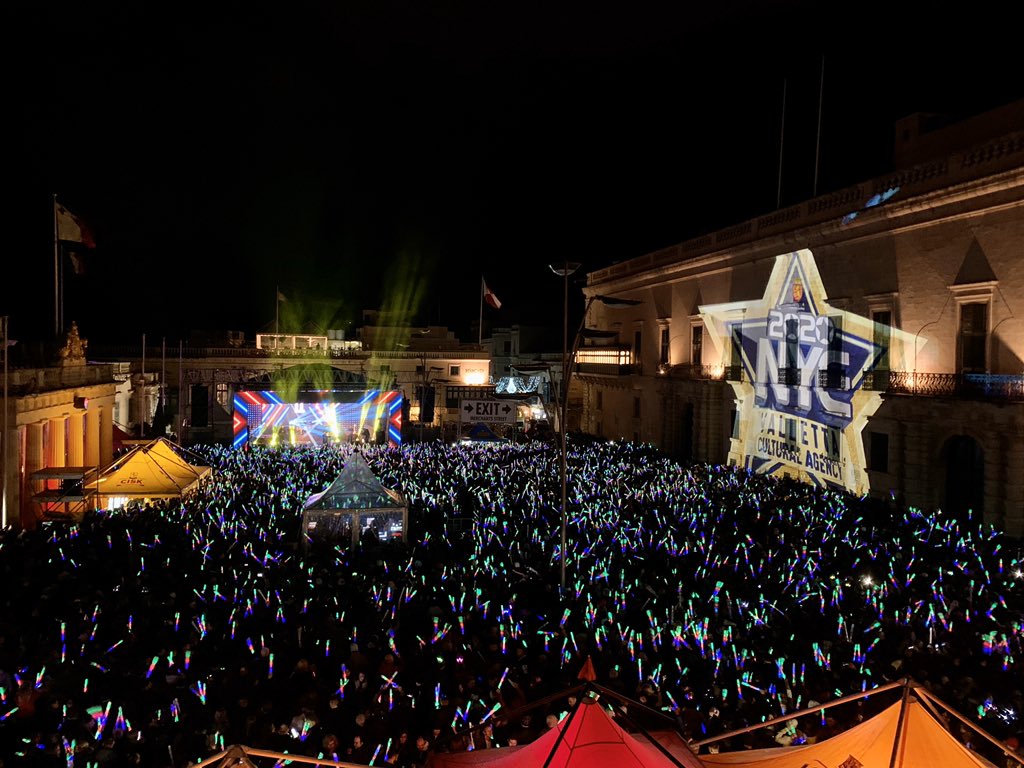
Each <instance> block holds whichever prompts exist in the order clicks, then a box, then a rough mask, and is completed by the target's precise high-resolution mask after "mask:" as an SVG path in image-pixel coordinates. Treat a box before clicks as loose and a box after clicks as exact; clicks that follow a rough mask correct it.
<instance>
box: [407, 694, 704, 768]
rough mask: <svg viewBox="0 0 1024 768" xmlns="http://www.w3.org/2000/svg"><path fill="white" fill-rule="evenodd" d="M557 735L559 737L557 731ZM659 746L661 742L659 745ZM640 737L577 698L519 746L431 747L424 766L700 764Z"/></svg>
mask: <svg viewBox="0 0 1024 768" xmlns="http://www.w3.org/2000/svg"><path fill="white" fill-rule="evenodd" d="M560 735H561V738H559V736H560ZM662 749H664V748H662ZM662 749H659V748H658V746H655V745H654V744H652V743H651V742H650V741H648V740H647V739H646V738H645V737H643V736H640V735H637V736H634V735H633V734H630V733H627V732H626V731H624V730H623V729H622V728H621V727H619V726H618V725H617V724H616V723H615V721H614V720H612V717H611V715H609V714H608V712H606V711H605V709H604V707H602V706H601V704H600V703H598V701H597V700H596V699H594V698H592V697H590V696H584V697H583V698H581V699H580V701H579V703H578V704H577V706H576V708H575V709H574V710H573V712H571V713H570V714H569V716H567V717H566V718H565V719H564V720H562V722H561V723H559V724H558V726H557V727H555V728H552V729H551V730H550V731H548V732H547V733H545V734H544V735H543V736H541V737H540V738H539V739H537V740H536V741H534V742H532V743H530V744H527V745H526V746H524V747H509V748H505V749H478V750H475V751H473V752H457V753H437V754H432V755H431V756H430V759H429V760H428V761H427V766H428V768H475V766H480V765H484V764H486V765H487V768H542V767H547V766H550V768H604V767H605V766H607V768H679V766H683V767H684V768H703V766H702V764H701V762H700V761H699V760H698V759H697V758H696V757H695V756H694V754H693V753H692V752H691V751H690V750H689V749H687V748H686V747H683V748H681V749H679V748H671V747H670V748H669V749H668V750H666V751H668V753H669V754H670V755H671V757H669V754H666V753H665V752H663V751H662Z"/></svg>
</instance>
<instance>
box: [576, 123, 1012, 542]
mask: <svg viewBox="0 0 1024 768" xmlns="http://www.w3.org/2000/svg"><path fill="white" fill-rule="evenodd" d="M924 125H925V123H924V122H923V121H922V120H920V119H916V118H915V119H909V120H907V121H903V122H901V123H900V124H898V126H897V150H898V152H899V151H902V152H903V154H902V155H901V154H898V155H897V158H896V161H897V162H896V167H897V170H896V171H894V172H893V173H891V174H889V175H887V176H885V177H882V178H876V179H872V180H870V181H866V182H864V183H861V184H857V185H855V186H852V187H849V188H846V189H842V190H839V191H837V192H834V193H832V194H829V195H825V196H822V197H817V198H814V199H811V200H807V201H805V202H803V203H801V204H799V205H795V206H792V207H789V208H785V209H782V210H778V211H775V212H773V213H770V214H767V215H765V216H762V217H760V218H758V219H755V220H751V221H745V222H742V223H739V224H737V225H735V226H732V227H729V228H727V229H724V230H721V231H718V232H713V233H710V234H707V235H704V236H702V237H698V238H695V239H693V240H689V241H687V242H684V243H680V244H678V245H675V246H672V247H670V248H666V249H664V250H661V251H658V252H655V253H650V254H646V255H644V256H640V257H638V258H634V259H632V260H629V261H624V262H622V263H618V264H615V265H614V266H611V267H608V268H606V269H602V270H599V271H596V272H592V273H591V274H590V275H589V276H588V283H587V286H586V288H585V290H584V294H585V296H586V297H587V298H588V304H587V308H588V309H587V311H588V317H587V323H586V324H587V325H588V326H589V327H594V328H603V329H608V330H614V331H616V332H617V334H616V337H615V338H614V339H612V340H611V341H610V342H604V343H601V342H595V343H593V344H590V343H586V344H584V345H583V346H582V347H581V348H580V351H579V353H578V355H577V357H576V363H577V374H576V376H577V377H576V379H575V381H574V382H573V383H574V386H576V387H577V391H578V396H579V397H580V398H581V401H582V406H581V408H582V414H581V420H582V427H583V428H584V429H585V430H587V431H589V432H593V433H596V434H600V435H603V436H606V437H622V438H630V439H639V440H643V441H648V442H651V443H654V444H656V445H658V446H659V447H661V448H663V449H664V450H666V451H667V452H669V453H671V454H674V455H675V456H677V457H679V458H681V459H684V460H685V459H696V460H705V461H711V462H723V463H724V462H730V463H736V464H740V465H744V466H747V467H749V468H750V469H752V470H753V471H757V472H767V473H772V474H776V473H777V474H787V475H795V476H798V477H801V478H802V479H804V480H806V481H808V482H814V483H822V484H828V485H841V486H845V487H847V488H849V489H850V490H851V491H854V492H857V493H864V492H867V493H870V494H872V495H875V496H879V497H886V496H891V497H892V498H896V499H898V500H900V501H903V502H905V503H908V504H912V505H915V506H925V507H941V508H943V509H944V510H946V511H948V512H949V513H951V514H959V515H965V514H968V510H972V511H973V512H974V513H983V514H984V519H985V520H986V521H988V522H990V523H993V524H996V525H998V526H1000V527H1003V528H1005V529H1006V530H1007V531H1008V532H1010V533H1011V534H1013V535H1017V536H1020V535H1022V534H1024V258H1022V256H1024V252H1022V250H1024V245H1022V244H1024V130H1022V129H1024V103H1018V104H1014V105H1010V106H1009V107H1007V108H1004V109H1002V110H999V111H998V112H997V113H994V114H992V115H988V116H983V117H981V118H978V119H975V120H972V121H970V122H969V123H968V124H966V125H957V126H955V127H953V128H950V129H948V131H947V132H946V133H943V132H942V131H935V132H933V133H932V134H931V135H928V136H926V137H925V136H917V132H920V131H922V130H923V126H924ZM993 126H995V127H997V128H998V129H999V131H998V134H993V133H992V129H993ZM986 130H988V131H989V137H988V138H985V131H986ZM944 136H946V137H948V140H944V139H943V137H944ZM993 136H994V137H993ZM924 150H927V152H925V151H924ZM906 158H909V162H901V160H905V159H906ZM597 296H612V297H620V298H629V299H639V300H641V302H642V303H641V304H639V305H638V306H636V307H632V308H629V309H628V310H623V309H621V308H620V309H614V310H612V309H610V308H607V307H605V306H604V305H603V304H602V303H601V302H600V301H595V300H594V298H595V297H597Z"/></svg>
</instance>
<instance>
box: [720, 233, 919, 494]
mask: <svg viewBox="0 0 1024 768" xmlns="http://www.w3.org/2000/svg"><path fill="white" fill-rule="evenodd" d="M700 313H701V317H702V318H703V319H704V323H705V325H706V326H707V327H708V328H709V329H710V331H711V337H712V340H713V341H714V343H715V345H716V347H718V350H719V352H720V353H721V356H722V362H723V363H724V364H725V365H728V366H730V367H731V368H732V369H733V370H742V373H743V375H742V379H741V380H734V381H732V386H733V389H734V391H735V394H736V405H737V408H736V412H737V420H738V429H737V432H736V433H735V434H734V436H733V437H734V440H733V444H732V450H731V451H730V454H729V458H730V460H731V461H733V462H734V463H738V464H741V465H743V466H746V467H748V468H749V469H752V470H754V471H756V472H759V473H763V474H771V475H775V474H780V475H790V476H795V477H799V478H801V479H803V480H805V481H807V482H812V483H815V484H817V485H829V486H840V487H843V488H846V489H847V490H849V491H851V492H853V493H857V494H863V493H866V492H867V491H868V490H869V484H868V477H867V472H866V471H865V466H864V465H865V460H864V445H863V442H862V440H861V432H862V430H863V428H864V425H865V424H866V423H867V420H868V418H869V417H870V416H871V415H872V414H874V412H875V411H876V410H877V409H878V406H879V405H880V404H881V395H880V394H879V393H877V392H872V391H869V390H866V389H864V387H863V385H864V376H865V374H868V373H870V372H872V371H874V370H875V369H876V368H877V367H878V365H879V363H880V362H882V361H886V362H887V365H889V366H890V367H897V368H902V367H903V358H902V350H903V346H904V342H905V341H907V340H910V339H912V337H911V336H909V335H907V334H904V333H903V332H901V331H899V330H897V329H894V328H890V327H888V326H880V325H878V324H877V323H873V322H872V321H871V320H869V319H868V318H866V317H862V316H860V315H855V314H853V313H852V312H846V311H843V310H841V309H837V308H834V307H831V306H829V304H828V297H827V295H826V293H825V289H824V287H823V285H822V282H821V276H820V274H819V273H818V268H817V265H816V264H815V262H814V257H813V255H812V254H811V252H810V251H808V250H802V251H796V252H794V253H788V254H783V255H781V256H777V257H776V259H775V267H774V269H773V270H772V274H771V277H770V278H769V279H768V284H767V286H766V287H765V292H764V296H763V297H762V298H761V299H758V300H756V301H749V302H734V303H730V304H716V305H712V306H703V307H701V308H700ZM734 378H737V377H734Z"/></svg>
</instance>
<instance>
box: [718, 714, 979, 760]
mask: <svg viewBox="0 0 1024 768" xmlns="http://www.w3.org/2000/svg"><path fill="white" fill-rule="evenodd" d="M902 706H903V703H902V701H898V702H896V703H895V704H893V705H892V706H890V707H889V708H888V709H885V710H883V711H881V712H879V713H878V714H877V715H875V716H874V717H872V718H871V719H870V720H866V721H864V722H863V723H861V724H860V725H857V726H854V727H853V728H851V729H849V730H848V731H844V732H843V733H840V734H838V735H836V736H833V737H832V738H830V739H826V740H825V741H822V742H819V743H817V744H807V745H804V746H799V747H773V748H770V749H755V750H747V751H741V752H723V753H721V754H717V755H715V754H711V755H703V754H702V755H701V756H700V758H701V761H702V762H703V763H704V764H705V765H706V766H743V767H744V768H802V767H803V766H807V765H829V766H832V765H836V766H858V767H859V768H889V766H890V762H891V760H892V754H893V744H894V743H895V742H896V731H897V725H898V723H899V719H900V708H901V707H902ZM895 765H896V768H933V766H942V767H943V768H990V767H991V765H992V764H991V763H989V762H988V761H987V760H985V759H984V758H982V757H981V756H980V755H977V754H975V753H974V752H971V751H970V750H968V749H967V748H966V747H965V746H963V745H962V744H961V743H960V742H959V741H957V740H956V739H955V738H954V737H953V736H952V735H951V734H950V733H949V732H948V731H947V730H946V729H945V728H944V727H943V726H942V725H941V724H940V723H939V722H938V721H937V720H935V718H933V717H932V716H931V715H930V714H929V713H928V712H927V711H926V710H925V708H924V706H923V705H922V704H921V703H920V701H918V700H917V699H916V698H914V697H910V698H909V700H908V702H907V709H906V715H905V717H904V721H903V730H902V733H901V735H900V745H899V749H898V751H897V755H896V763H895Z"/></svg>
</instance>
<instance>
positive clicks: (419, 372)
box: [416, 365, 424, 376]
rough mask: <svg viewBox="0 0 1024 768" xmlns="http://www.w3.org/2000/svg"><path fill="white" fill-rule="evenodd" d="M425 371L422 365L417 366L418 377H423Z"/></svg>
mask: <svg viewBox="0 0 1024 768" xmlns="http://www.w3.org/2000/svg"><path fill="white" fill-rule="evenodd" d="M423 370H424V369H423V366H422V365H417V366H416V375H417V376H422V375H423Z"/></svg>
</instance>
